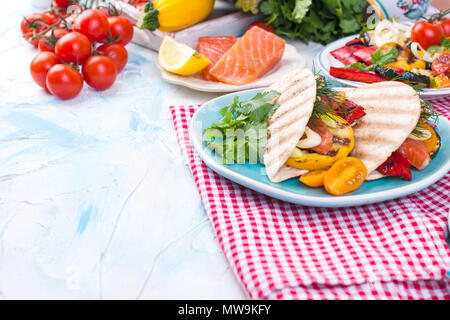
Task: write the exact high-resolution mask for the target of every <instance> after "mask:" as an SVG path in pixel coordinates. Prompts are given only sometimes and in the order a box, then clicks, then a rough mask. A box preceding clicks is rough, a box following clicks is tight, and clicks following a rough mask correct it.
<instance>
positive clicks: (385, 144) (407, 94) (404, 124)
mask: <svg viewBox="0 0 450 320" xmlns="http://www.w3.org/2000/svg"><path fill="white" fill-rule="evenodd" d="M346 96H347V99H349V100H351V101H353V102H355V103H357V104H359V105H361V106H363V107H364V109H365V112H366V115H365V116H364V117H362V118H361V119H359V120H358V123H357V125H356V126H355V127H354V128H353V133H354V136H355V147H354V148H353V151H352V152H351V154H350V155H351V156H354V157H357V158H360V159H361V160H362V161H363V162H364V164H365V165H366V167H367V174H368V180H373V179H379V178H382V177H383V175H381V174H378V172H376V171H375V170H376V169H377V168H378V167H379V166H380V165H381V164H382V163H383V162H385V161H386V159H387V158H388V157H389V156H390V155H391V154H392V153H393V152H394V151H395V150H397V149H398V148H399V147H400V145H401V144H402V143H403V142H404V141H405V140H406V138H407V137H408V135H409V134H410V133H411V131H413V130H414V128H415V127H416V125H417V122H418V121H419V118H420V112H421V105H420V98H419V96H418V94H417V93H416V91H415V90H414V89H413V88H411V87H410V86H408V85H407V84H404V83H401V82H397V81H386V82H378V83H374V84H370V85H366V86H364V87H360V88H357V89H353V90H349V91H347V93H346ZM372 172H373V174H371V173H372Z"/></svg>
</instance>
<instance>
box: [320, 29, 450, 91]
mask: <svg viewBox="0 0 450 320" xmlns="http://www.w3.org/2000/svg"><path fill="white" fill-rule="evenodd" d="M355 37H358V35H357V34H355V35H353V36H348V37H345V38H342V39H340V40H336V41H334V42H332V43H330V44H329V45H327V46H326V47H325V48H324V49H323V50H322V51H321V52H320V53H319V55H318V56H317V58H316V60H315V65H317V66H319V67H320V69H321V70H322V72H324V74H325V75H327V76H330V67H336V68H342V67H344V64H343V63H342V62H340V61H339V60H337V59H336V58H335V57H333V56H332V55H331V54H330V52H331V51H333V50H336V49H339V48H341V47H343V46H344V45H345V44H346V43H347V42H348V41H350V40H352V39H354V38H355ZM330 77H331V78H333V79H335V80H336V81H338V82H340V83H342V84H344V85H346V86H349V87H361V86H363V85H365V84H366V83H363V82H359V81H350V80H345V79H340V78H335V77H332V76H330ZM420 95H421V96H422V97H423V98H438V97H443V96H448V95H450V88H445V89H424V90H423V91H422V92H421V93H420Z"/></svg>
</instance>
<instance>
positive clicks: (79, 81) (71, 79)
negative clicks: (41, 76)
mask: <svg viewBox="0 0 450 320" xmlns="http://www.w3.org/2000/svg"><path fill="white" fill-rule="evenodd" d="M46 83H47V88H48V91H50V92H51V93H52V94H54V95H55V96H57V97H58V98H60V99H72V98H75V97H76V96H77V95H78V94H79V93H80V91H81V89H83V77H82V76H81V74H80V73H79V72H78V71H76V70H74V69H72V68H71V67H69V66H68V65H65V64H57V65H54V66H53V67H51V68H50V70H48V73H47V79H46Z"/></svg>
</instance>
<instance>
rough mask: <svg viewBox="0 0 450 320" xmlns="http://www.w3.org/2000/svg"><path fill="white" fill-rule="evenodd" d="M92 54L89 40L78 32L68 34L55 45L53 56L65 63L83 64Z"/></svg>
mask: <svg viewBox="0 0 450 320" xmlns="http://www.w3.org/2000/svg"><path fill="white" fill-rule="evenodd" d="M91 52H92V48H91V43H90V41H89V39H88V38H87V37H86V36H85V35H83V34H81V33H79V32H69V33H68V34H66V35H65V36H63V37H61V38H60V39H59V40H58V41H57V42H56V45H55V54H56V56H57V57H58V58H59V59H61V61H63V62H65V63H71V62H74V63H76V64H83V63H84V62H85V61H86V60H87V58H89V57H90V55H91Z"/></svg>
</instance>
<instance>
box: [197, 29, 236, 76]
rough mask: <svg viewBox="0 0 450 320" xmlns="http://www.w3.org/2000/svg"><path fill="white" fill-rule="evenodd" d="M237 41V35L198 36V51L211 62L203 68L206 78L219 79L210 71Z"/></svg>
mask: <svg viewBox="0 0 450 320" xmlns="http://www.w3.org/2000/svg"><path fill="white" fill-rule="evenodd" d="M236 41H237V39H236V37H235V36H216V37H200V38H198V44H197V51H198V52H199V53H201V54H202V55H204V56H205V57H206V58H208V59H209V60H210V61H211V63H210V64H209V65H208V66H207V67H206V68H205V69H203V70H202V72H201V73H202V76H203V79H204V80H208V81H217V80H216V78H214V77H213V76H212V75H211V74H210V73H209V70H211V68H212V67H214V65H215V64H216V62H217V61H218V60H219V59H220V58H222V56H223V54H224V53H225V52H227V51H228V50H229V49H230V48H231V47H232V46H233V44H235V43H236Z"/></svg>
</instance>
